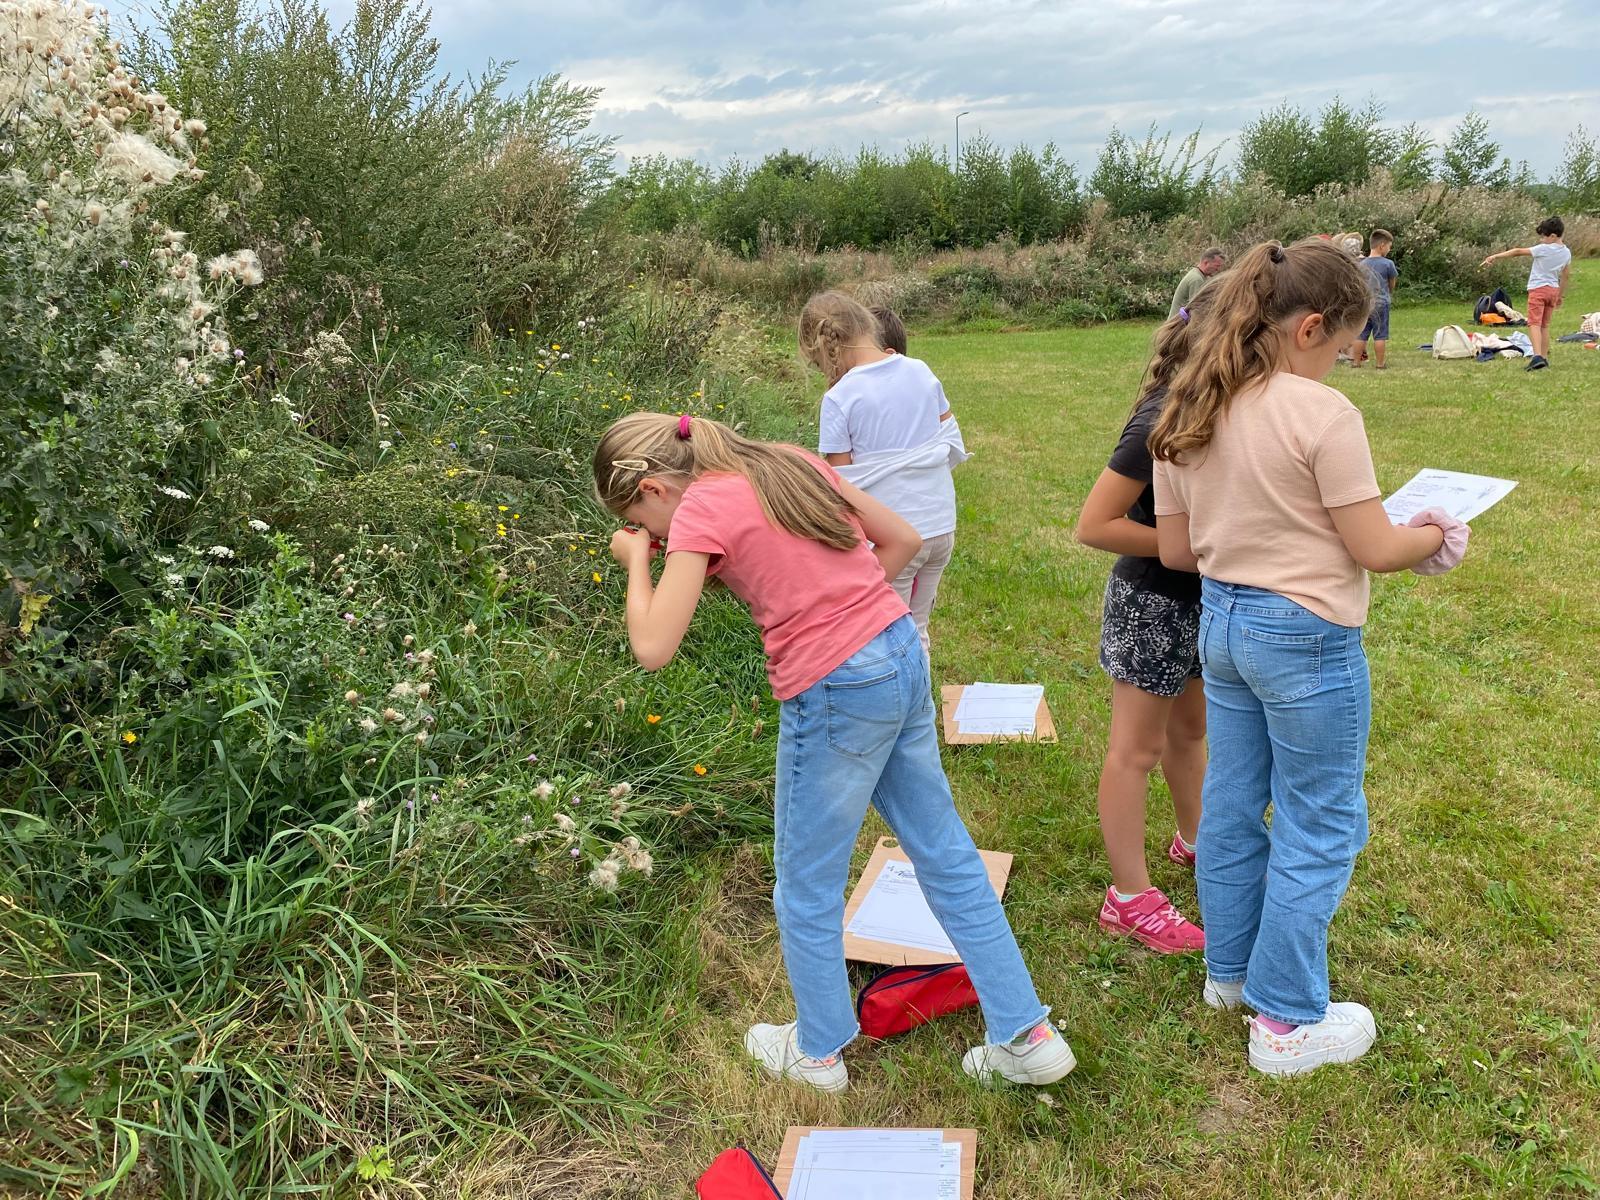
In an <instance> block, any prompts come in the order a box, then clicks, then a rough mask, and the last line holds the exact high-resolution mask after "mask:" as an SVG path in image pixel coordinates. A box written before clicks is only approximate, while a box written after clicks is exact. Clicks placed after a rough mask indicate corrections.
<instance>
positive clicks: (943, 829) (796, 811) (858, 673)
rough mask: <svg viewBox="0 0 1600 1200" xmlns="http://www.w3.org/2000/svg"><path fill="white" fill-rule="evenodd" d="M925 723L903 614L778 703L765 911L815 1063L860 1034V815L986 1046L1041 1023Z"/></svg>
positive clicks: (924, 667)
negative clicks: (956, 972)
mask: <svg viewBox="0 0 1600 1200" xmlns="http://www.w3.org/2000/svg"><path fill="white" fill-rule="evenodd" d="M933 719H934V710H933V693H932V688H931V686H930V684H929V680H928V659H927V656H926V655H924V654H923V651H922V642H921V640H920V638H919V637H918V634H917V627H916V624H915V623H914V622H913V621H912V619H911V618H910V617H909V616H905V617H901V618H900V619H899V620H898V621H896V622H895V623H894V624H893V625H890V626H889V627H888V628H887V629H885V630H884V631H883V632H882V633H880V634H879V635H878V636H877V637H875V638H874V639H873V640H872V641H870V642H868V643H867V644H866V646H864V647H863V648H862V649H861V650H859V651H857V652H856V653H855V654H854V655H852V656H851V657H850V658H848V659H847V660H845V662H844V663H842V664H841V665H840V666H839V667H837V668H835V669H834V671H833V672H832V673H831V674H830V675H828V676H827V677H826V678H824V679H823V680H821V681H820V682H819V683H816V684H814V685H813V686H811V687H810V688H807V689H806V690H805V691H803V692H801V693H800V694H799V695H798V696H795V697H794V698H793V699H790V700H785V701H784V702H783V714H782V719H781V723H780V731H779V737H778V777H777V788H776V791H777V813H776V826H777V838H776V846H775V851H776V853H775V857H776V860H777V886H776V887H774V888H773V892H772V903H773V907H774V908H775V909H776V910H777V914H778V939H779V941H780V942H781V943H782V945H783V963H784V966H785V967H786V968H787V969H788V972H789V987H790V988H791V989H792V990H793V992H794V1005H795V1012H796V1015H797V1018H798V1021H799V1044H800V1049H801V1051H802V1052H803V1053H805V1054H808V1055H810V1056H811V1057H813V1058H827V1057H828V1056H829V1055H832V1054H837V1053H838V1052H839V1051H840V1050H841V1049H843V1048H844V1046H846V1045H847V1044H849V1042H850V1041H851V1040H852V1039H853V1038H854V1037H855V1036H856V1034H857V1033H858V1032H860V1026H859V1025H858V1024H857V1023H856V1010H855V1003H854V998H853V997H852V996H851V994H850V983H849V979H848V977H847V975H846V973H845V965H844V901H845V885H846V883H847V882H848V881H849V874H850V855H851V852H852V851H853V850H854V848H855V844H856V837H857V835H858V834H859V833H860V832H861V822H862V820H863V819H864V818H865V817H866V815H867V805H868V804H871V805H873V806H875V807H876V808H877V810H878V812H879V813H880V814H882V816H883V819H884V820H885V821H886V822H888V824H889V828H890V829H892V830H893V831H894V835H895V837H896V838H898V839H899V841H900V846H901V848H902V849H904V850H905V852H906V855H907V856H908V857H909V858H910V859H911V861H912V863H913V864H914V865H915V866H916V869H917V882H918V883H919V884H921V886H922V892H923V895H924V896H926V897H927V900H928V907H929V908H931V909H932V910H933V914H934V916H936V917H938V919H939V923H940V924H941V925H943V926H944V930H945V933H946V934H948V935H949V938H950V941H951V943H952V944H953V945H954V946H955V948H956V952H957V953H958V954H960V955H961V961H962V962H964V963H965V964H966V966H967V973H968V974H969V975H970V976H971V977H972V983H973V986H974V987H975V988H976V989H977V992H978V999H979V1001H980V1002H981V1004H982V1006H983V1015H984V1020H985V1022H986V1024H987V1026H988V1038H989V1040H990V1041H991V1042H1009V1041H1010V1040H1011V1039H1012V1038H1015V1037H1019V1036H1020V1035H1022V1034H1024V1033H1026V1032H1027V1031H1028V1030H1030V1029H1032V1028H1033V1027H1034V1026H1035V1025H1037V1024H1038V1023H1039V1022H1040V1021H1042V1020H1044V1018H1045V1017H1046V1016H1047V1015H1048V1014H1049V1011H1050V1010H1049V1009H1047V1008H1045V1007H1044V1005H1043V1004H1041V1003H1040V1002H1039V997H1038V996H1037V995H1036V994H1035V993H1034V990H1033V980H1032V979H1031V978H1030V977H1029V975H1028V969H1027V967H1025V966H1024V965H1023V963H1022V954H1021V952H1020V951H1018V949H1017V942H1016V938H1014V937H1013V936H1012V934H1011V926H1010V925H1009V924H1008V923H1007V921H1006V915H1005V912H1004V910H1003V909H1002V908H1001V907H1000V901H999V899H998V898H997V897H996V896H995V894H994V888H993V887H992V886H990V884H989V877H988V875H987V874H986V873H985V871H984V867H983V860H982V859H981V858H979V857H978V851H977V848H976V847H975V846H973V844H972V838H971V836H970V835H969V834H968V833H967V828H966V826H965V825H963V824H962V823H961V818H960V817H959V816H957V815H956V807H955V802H954V800H953V799H952V798H951V795H950V783H949V781H948V780H947V779H946V778H945V775H944V768H943V767H942V766H941V765H940V763H939V742H938V738H937V736H936V735H935V733H934V724H933Z"/></svg>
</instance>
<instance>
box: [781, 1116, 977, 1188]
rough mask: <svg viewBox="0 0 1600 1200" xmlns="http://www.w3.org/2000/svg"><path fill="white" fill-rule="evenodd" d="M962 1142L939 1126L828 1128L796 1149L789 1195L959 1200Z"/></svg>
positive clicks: (805, 1137) (790, 1177) (814, 1134)
mask: <svg viewBox="0 0 1600 1200" xmlns="http://www.w3.org/2000/svg"><path fill="white" fill-rule="evenodd" d="M960 1196H961V1143H960V1142H946V1141H944V1139H943V1135H942V1134H941V1132H940V1131H939V1130H937V1129H828V1130H818V1131H817V1132H815V1133H808V1134H806V1135H805V1136H804V1137H802V1138H801V1139H800V1145H799V1146H798V1148H797V1149H796V1152H795V1162H794V1170H793V1172H792V1173H791V1174H790V1176H789V1189H788V1193H787V1197H788V1200H960Z"/></svg>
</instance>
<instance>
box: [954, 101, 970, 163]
mask: <svg viewBox="0 0 1600 1200" xmlns="http://www.w3.org/2000/svg"><path fill="white" fill-rule="evenodd" d="M971 111H972V110H971V109H969V108H964V109H962V110H961V111H960V112H958V113H957V114H956V171H957V172H959V171H960V170H961V118H962V117H964V116H967V115H968V114H969V113H970V112H971Z"/></svg>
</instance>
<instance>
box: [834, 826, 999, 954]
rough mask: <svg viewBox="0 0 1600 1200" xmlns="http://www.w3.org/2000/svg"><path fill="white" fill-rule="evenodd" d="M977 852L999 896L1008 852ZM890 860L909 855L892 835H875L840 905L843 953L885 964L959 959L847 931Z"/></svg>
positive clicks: (894, 860) (897, 859)
mask: <svg viewBox="0 0 1600 1200" xmlns="http://www.w3.org/2000/svg"><path fill="white" fill-rule="evenodd" d="M978 856H979V857H980V858H982V859H983V866H984V869H985V870H986V871H988V873H989V882H990V883H991V884H992V885H994V894H995V895H996V896H1000V897H1002V898H1003V897H1004V896H1005V894H1006V881H1007V880H1008V879H1009V878H1010V876H1011V860H1012V856H1011V855H1009V854H1006V853H1004V852H1003V851H999V850H979V851H978ZM891 861H892V862H910V861H911V859H910V858H909V857H907V855H906V852H905V851H904V850H902V849H900V846H899V843H898V842H896V841H895V840H894V839H893V838H887V837H885V838H879V839H878V844H877V845H876V846H874V847H873V850H872V857H871V858H869V859H867V865H866V867H865V868H863V870H862V872H861V878H860V879H858V880H857V881H856V886H855V890H854V891H852V892H851V893H850V901H849V903H847V904H846V905H845V906H844V925H845V935H844V956H845V957H846V958H847V959H851V960H853V961H855V962H869V963H882V964H883V965H884V966H889V967H929V966H933V965H934V964H936V963H947V962H957V961H959V960H958V959H957V958H956V957H955V956H954V955H950V954H941V953H940V952H938V951H937V950H921V949H918V948H917V947H916V946H900V945H896V944H895V943H894V942H879V941H874V940H873V939H871V938H863V937H857V936H856V935H855V934H853V933H851V932H850V921H851V918H853V917H854V916H855V915H856V912H857V910H859V909H860V907H861V905H862V902H863V901H865V900H866V898H867V893H868V892H869V891H871V890H872V883H873V881H874V880H875V879H877V878H878V876H879V875H880V874H881V873H882V872H883V868H884V865H885V864H886V863H889V862H891Z"/></svg>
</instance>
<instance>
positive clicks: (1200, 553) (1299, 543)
mask: <svg viewBox="0 0 1600 1200" xmlns="http://www.w3.org/2000/svg"><path fill="white" fill-rule="evenodd" d="M1184 457H1185V460H1186V461H1184V462H1182V463H1170V462H1158V463H1156V465H1155V489H1156V516H1158V517H1170V516H1176V515H1177V514H1179V513H1188V514H1189V544H1190V545H1191V546H1192V547H1193V548H1194V552H1195V556H1196V557H1197V558H1198V559H1199V560H1200V574H1201V575H1203V576H1205V577H1206V578H1208V579H1216V580H1219V581H1221V582H1223V583H1237V584H1242V585H1243V586H1245V587H1257V588H1264V589H1266V590H1267V591H1273V592H1277V593H1278V594H1279V595H1280V596H1286V597H1288V598H1289V599H1290V600H1293V601H1294V602H1295V603H1296V604H1299V605H1301V606H1302V607H1304V608H1308V609H1310V610H1311V611H1312V612H1314V613H1316V614H1317V616H1319V617H1321V618H1323V619H1324V620H1326V621H1332V622H1333V623H1334V624H1335V625H1345V626H1351V627H1355V626H1359V625H1362V624H1363V623H1365V621H1366V619H1367V598H1368V593H1369V587H1368V583H1367V573H1366V572H1365V571H1364V570H1362V569H1361V567H1360V566H1359V565H1358V564H1357V563H1356V560H1355V559H1353V558H1351V557H1350V551H1348V550H1347V549H1345V545H1344V541H1343V539H1342V538H1340V537H1339V531H1338V530H1337V529H1335V528H1334V525H1333V518H1332V517H1331V516H1329V515H1328V510H1329V509H1330V508H1341V507H1343V506H1344V505H1346V504H1355V503H1358V502H1359V501H1362V500H1371V499H1374V498H1375V497H1377V496H1380V495H1382V493H1381V492H1380V491H1379V490H1378V479H1377V475H1376V474H1375V473H1374V471H1373V469H1372V451H1371V449H1370V448H1369V447H1368V446H1367V433H1366V427H1365V426H1364V425H1363V424H1362V420H1361V412H1360V410H1359V409H1357V408H1356V406H1355V405H1353V404H1351V403H1350V401H1349V400H1347V399H1345V397H1344V395H1343V393H1341V392H1336V391H1334V389H1333V388H1331V387H1326V386H1324V385H1323V384H1320V383H1318V382H1316V381H1315V380H1311V379H1303V378H1301V377H1300V376H1298V375H1291V374H1288V373H1287V372H1280V373H1279V374H1276V375H1273V376H1272V377H1271V378H1270V379H1268V380H1267V381H1266V382H1265V383H1262V384H1256V385H1253V386H1251V387H1249V388H1246V389H1245V390H1244V391H1242V392H1240V393H1239V394H1238V395H1237V396H1235V397H1234V398H1233V401H1232V402H1231V403H1230V404H1229V405H1228V409H1227V411H1226V412H1225V413H1224V414H1223V416H1222V417H1221V419H1220V420H1218V422H1217V428H1216V433H1215V435H1214V436H1213V437H1212V439H1211V444H1210V445H1208V446H1206V447H1205V448H1204V449H1201V450H1196V451H1193V452H1191V453H1190V454H1187V455H1185V456H1184Z"/></svg>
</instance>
